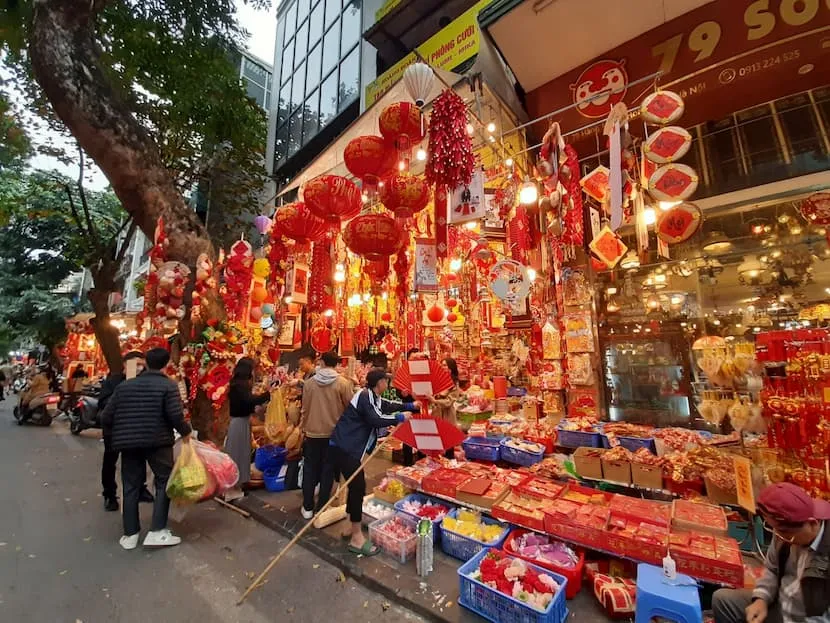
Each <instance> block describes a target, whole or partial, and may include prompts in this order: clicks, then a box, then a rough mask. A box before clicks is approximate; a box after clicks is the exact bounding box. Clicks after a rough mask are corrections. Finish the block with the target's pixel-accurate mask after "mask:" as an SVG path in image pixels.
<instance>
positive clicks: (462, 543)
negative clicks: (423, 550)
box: [441, 509, 510, 561]
mask: <svg viewBox="0 0 830 623" xmlns="http://www.w3.org/2000/svg"><path fill="white" fill-rule="evenodd" d="M449 516H450V517H452V518H453V519H455V518H457V517H458V509H456V510H454V511H452V512H451V513H450V514H449ZM481 522H482V523H483V524H485V525H488V526H502V527H503V530H502V532H501V536H499V538H498V539H496V540H495V541H493V542H492V543H484V542H483V541H477V540H476V539H471V538H470V537H468V536H464V535H462V534H458V533H457V532H453V531H452V530H447V529H446V528H444V527H443V526H441V549H442V550H444V553H445V554H447V555H448V556H452V557H453V558H458V559H459V560H464V561H467V560H470V558H472V557H473V556H475V555H476V554H478V553H479V552H480V551H481V550H483V549H487V548H488V547H496V548H498V547H501V546H502V545H503V544H504V541H505V539H506V538H507V536H508V534H510V526H508V525H506V524H503V523H501V522H500V521H496V520H495V519H490V518H489V517H482V518H481Z"/></svg>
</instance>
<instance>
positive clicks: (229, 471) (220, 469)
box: [190, 441, 239, 497]
mask: <svg viewBox="0 0 830 623" xmlns="http://www.w3.org/2000/svg"><path fill="white" fill-rule="evenodd" d="M190 445H191V446H193V449H194V450H195V452H196V455H197V456H198V457H199V458H200V459H201V460H202V463H204V466H205V469H206V470H207V474H208V477H209V480H210V481H211V483H212V484H213V485H214V486H213V487H212V489H213V490H212V491H210V492H208V491H206V492H205V493H204V494H203V496H204V497H208V496H210V497H213V496H214V495H220V494H222V493H225V491H227V490H228V489H232V488H233V487H235V486H236V483H237V482H239V468H238V467H237V466H236V462H235V461H234V460H233V459H232V458H231V457H230V456H229V455H227V454H225V453H224V452H222V451H221V450H219V449H218V448H217V447H216V446H214V445H212V444H210V443H204V442H201V441H191V442H190ZM209 488H211V487H209Z"/></svg>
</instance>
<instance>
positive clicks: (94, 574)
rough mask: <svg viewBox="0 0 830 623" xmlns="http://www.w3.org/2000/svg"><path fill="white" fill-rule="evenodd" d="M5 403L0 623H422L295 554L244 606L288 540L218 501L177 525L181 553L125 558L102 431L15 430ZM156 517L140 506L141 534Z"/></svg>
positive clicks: (0, 459) (1, 415) (0, 446)
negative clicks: (106, 494)
mask: <svg viewBox="0 0 830 623" xmlns="http://www.w3.org/2000/svg"><path fill="white" fill-rule="evenodd" d="M10 402H11V400H10V399H6V401H5V402H2V403H0V465H1V466H2V478H0V621H3V622H10V623H11V622H15V623H29V622H32V623H78V622H80V623H98V622H102V623H103V622H118V623H132V622H136V623H139V622H140V623H147V622H153V623H156V622H157V623H173V622H175V623H179V622H181V623H185V622H191V621H192V622H198V623H261V622H265V621H309V622H310V621H333V620H336V621H337V622H338V623H352V622H354V623H358V622H361V623H365V622H372V623H377V622H383V621H390V622H391V621H395V622H398V621H403V622H405V621H420V619H419V618H418V617H416V616H415V615H413V614H412V613H410V612H408V611H405V610H402V609H400V608H398V607H396V606H390V605H389V604H388V603H386V602H385V600H384V599H383V598H382V597H381V596H379V595H376V594H374V593H372V592H370V591H368V590H366V589H365V588H364V587H362V586H360V585H358V584H356V583H354V582H353V581H352V580H345V581H339V580H340V578H341V576H340V574H339V572H338V571H337V570H336V569H334V568H333V567H331V566H329V565H327V564H326V563H325V562H323V561H322V560H320V559H318V558H316V557H315V556H313V555H312V554H310V553H308V552H307V551H305V550H303V549H301V548H299V547H298V548H295V549H294V550H293V551H292V553H290V554H289V555H288V556H287V557H286V558H285V559H283V561H281V562H280V564H279V565H278V566H277V568H276V569H275V570H274V571H273V572H272V573H271V574H270V576H269V578H268V580H267V583H266V584H265V586H264V587H262V588H260V589H258V590H257V591H255V592H254V594H252V595H251V597H249V599H248V601H246V602H245V603H244V604H243V605H242V606H240V607H237V606H236V605H235V603H236V601H237V599H238V598H239V596H240V595H241V594H242V591H244V589H245V588H246V587H247V586H248V585H249V584H250V582H251V578H252V577H253V574H254V573H255V572H256V573H257V574H258V573H259V571H261V570H262V569H263V568H264V567H265V565H266V564H267V562H268V560H269V558H270V556H271V555H273V554H274V553H275V552H277V551H278V550H279V549H280V546H281V545H282V544H284V543H285V539H282V538H281V537H279V536H278V535H276V534H275V533H273V532H272V531H270V530H268V529H266V528H264V527H262V526H261V525H259V524H257V523H255V522H254V521H252V520H246V519H244V518H242V517H240V516H238V515H237V514H236V513H234V512H232V511H229V510H225V509H223V508H221V507H219V506H218V505H216V504H214V503H212V502H211V503H206V504H200V505H199V506H197V507H194V508H192V509H190V510H189V511H188V512H187V513H186V515H185V516H184V518H183V520H182V522H181V523H173V524H172V528H173V529H174V531H175V532H176V533H178V534H179V535H181V536H182V537H183V539H184V542H183V543H182V544H181V545H180V546H178V547H175V548H170V549H165V550H158V551H151V552H150V551H144V550H142V549H141V548H139V549H136V550H133V551H132V552H126V551H124V550H122V549H121V548H120V547H119V545H118V537H119V536H120V534H121V521H120V515H119V514H117V513H105V512H104V511H103V509H102V500H101V497H100V484H99V481H100V476H99V475H100V462H101V456H102V454H103V444H101V443H100V441H99V437H100V435H99V434H98V432H97V431H85V432H84V433H83V434H82V435H81V436H80V437H74V436H72V435H70V434H69V431H68V429H67V426H66V424H65V423H64V422H55V423H54V424H53V425H52V427H51V428H48V429H46V428H40V427H34V426H25V427H19V426H17V425H16V423H15V422H14V420H13V418H12V416H11V405H10ZM149 515H150V506H148V505H142V523H143V525H144V527H145V529H146V527H147V526H148V525H149Z"/></svg>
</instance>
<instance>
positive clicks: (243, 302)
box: [222, 240, 254, 321]
mask: <svg viewBox="0 0 830 623" xmlns="http://www.w3.org/2000/svg"><path fill="white" fill-rule="evenodd" d="M253 266H254V252H253V249H252V248H251V245H250V243H248V242H247V241H245V240H237V241H236V242H234V243H233V245H231V249H230V252H229V253H228V255H227V258H226V261H225V288H224V291H223V293H222V300H223V301H224V303H225V311H226V312H227V314H228V319H229V320H231V321H241V320H242V319H243V318H244V315H245V310H246V309H247V306H248V296H249V295H250V293H251V279H252V278H253Z"/></svg>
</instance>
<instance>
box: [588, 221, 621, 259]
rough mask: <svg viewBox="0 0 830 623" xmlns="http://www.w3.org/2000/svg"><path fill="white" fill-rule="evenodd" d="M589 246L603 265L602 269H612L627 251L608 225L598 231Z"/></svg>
mask: <svg viewBox="0 0 830 623" xmlns="http://www.w3.org/2000/svg"><path fill="white" fill-rule="evenodd" d="M589 246H590V248H591V251H593V252H594V253H595V254H596V256H597V257H598V258H599V259H600V260H601V261H602V263H603V264H604V266H603V268H614V267H615V266H616V265H617V262H619V261H620V260H621V259H622V257H623V256H624V255H625V252H626V251H628V247H627V246H625V243H624V242H623V241H622V240H621V239H620V237H619V236H618V235H617V234H616V233H614V231H613V230H612V229H611V228H610V227H609V226H608V225H606V226H605V227H603V228H602V230H600V232H599V234H597V237H596V238H594V239H593V240H592V241H591V244H590V245H589Z"/></svg>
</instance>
